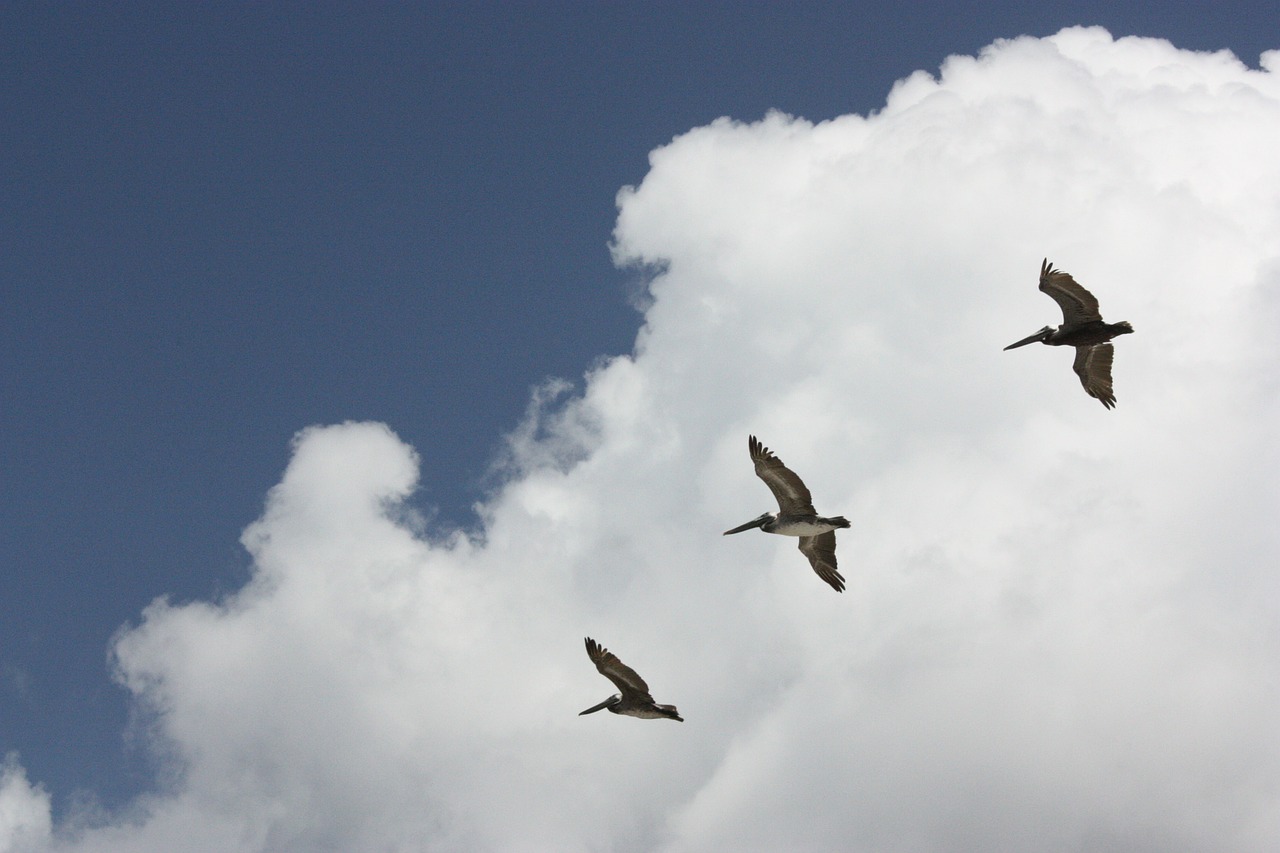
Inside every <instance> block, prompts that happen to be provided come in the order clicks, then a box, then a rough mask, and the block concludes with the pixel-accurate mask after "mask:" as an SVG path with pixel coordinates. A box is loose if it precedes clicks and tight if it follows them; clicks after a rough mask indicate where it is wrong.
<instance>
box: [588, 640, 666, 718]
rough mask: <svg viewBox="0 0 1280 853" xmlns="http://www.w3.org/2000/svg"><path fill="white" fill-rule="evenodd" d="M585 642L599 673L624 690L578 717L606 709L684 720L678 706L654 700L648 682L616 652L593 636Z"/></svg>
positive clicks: (627, 713)
mask: <svg viewBox="0 0 1280 853" xmlns="http://www.w3.org/2000/svg"><path fill="white" fill-rule="evenodd" d="M586 644H587V657H589V658H591V662H592V663H594V664H595V665H596V669H598V670H600V674H601V675H603V676H604V677H605V678H607V679H609V680H610V681H612V682H613V683H614V684H615V685H617V688H618V689H619V690H621V691H622V692H621V693H615V694H613V695H612V696H610V697H609V698H608V699H606V700H604V701H603V702H601V703H600V704H599V705H592V706H591V707H590V708H588V709H587V710H585V711H581V712H579V713H578V716H579V717H581V716H582V715H583V714H594V713H595V712H596V711H604V710H607V711H609V713H611V714H623V715H625V716H628V717H639V718H640V719H642V720H662V719H666V720H678V721H680V722H682V723H683V722H684V717H682V716H680V712H679V711H677V710H676V706H675V705H659V704H658V703H657V702H654V701H653V697H652V696H651V695H649V685H647V684H645V683H644V679H643V678H641V677H640V676H639V675H637V674H636V671H635V670H634V669H632V668H631V667H629V666H627V665H626V664H625V663H623V662H622V661H620V660H618V656H617V655H615V654H614V653H613V652H611V651H609V650H608V649H606V648H604V647H603V646H601V645H600V644H599V643H597V642H596V641H595V640H593V639H591V638H590V637H587V638H586Z"/></svg>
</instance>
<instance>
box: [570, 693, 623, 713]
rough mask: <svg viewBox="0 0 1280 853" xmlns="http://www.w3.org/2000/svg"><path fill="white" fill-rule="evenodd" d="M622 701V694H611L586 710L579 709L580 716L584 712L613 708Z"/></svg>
mask: <svg viewBox="0 0 1280 853" xmlns="http://www.w3.org/2000/svg"><path fill="white" fill-rule="evenodd" d="M621 701H622V694H621V693H615V694H613V695H612V696H610V697H609V698H608V699H606V700H604V701H603V702H601V703H600V704H599V705H592V706H591V707H590V708H588V709H587V710H585V711H579V712H578V716H579V717H581V716H583V715H584V714H594V713H595V712H596V711H603V710H604V709H605V708H612V707H613V706H614V705H617V704H618V703H619V702H621Z"/></svg>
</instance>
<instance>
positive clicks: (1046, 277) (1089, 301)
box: [1040, 258, 1102, 326]
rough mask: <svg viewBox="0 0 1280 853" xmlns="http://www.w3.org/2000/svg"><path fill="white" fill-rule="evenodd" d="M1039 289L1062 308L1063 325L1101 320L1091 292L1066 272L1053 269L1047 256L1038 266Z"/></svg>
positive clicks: (1096, 303) (1095, 300)
mask: <svg viewBox="0 0 1280 853" xmlns="http://www.w3.org/2000/svg"><path fill="white" fill-rule="evenodd" d="M1040 289H1041V290H1043V291H1044V292H1045V293H1047V294H1049V295H1050V296H1052V297H1053V301H1054V302H1056V303H1058V307H1059V308H1061V309H1062V322H1063V325H1065V326H1074V325H1077V324H1080V323H1089V322H1092V321H1095V320H1097V321H1101V320H1102V315H1101V314H1100V313H1098V300H1097V299H1094V298H1093V294H1092V293H1090V292H1089V291H1087V290H1085V289H1084V288H1083V287H1081V286H1080V285H1079V284H1077V283H1076V280H1075V279H1074V278H1072V277H1071V276H1070V275H1069V274H1068V273H1065V272H1063V271H1062V270H1055V269H1054V268H1053V264H1051V263H1049V259H1048V258H1045V260H1044V263H1043V264H1042V265H1041V266H1040Z"/></svg>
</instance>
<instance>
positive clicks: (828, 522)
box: [724, 435, 849, 592]
mask: <svg viewBox="0 0 1280 853" xmlns="http://www.w3.org/2000/svg"><path fill="white" fill-rule="evenodd" d="M747 450H748V451H750V453H751V461H752V462H754V463H755V466H756V476H757V477H759V478H760V479H761V480H764V484H765V485H766V486H768V487H769V491H771V492H773V496H774V497H775V498H777V499H778V513H777V514H776V515H775V514H774V513H771V512H766V513H765V514H764V515H762V516H760V517H759V518H753V519H751V521H748V522H747V523H746V524H741V525H739V526H737V527H735V528H733V529H732V530H726V531H725V532H724V535H725V536H728V535H729V534H730V533H741V532H742V531H744V530H750V529H751V528H753V527H758V528H760V529H761V530H763V531H764V532H765V533H779V534H781V535H783V536H799V537H800V552H801V553H802V554H804V555H805V556H806V557H808V558H809V565H811V566H813V570H814V571H815V572H817V573H818V577H820V578H822V579H823V580H824V581H826V582H827V583H829V584H831V588H832V589H834V590H835V591H836V592H844V577H843V576H842V575H841V574H840V573H839V572H838V571H836V534H835V530H836V528H838V527H848V526H849V522H848V520H847V519H845V517H844V516H840V515H837V516H836V517H835V518H823V517H822V516H820V515H818V513H817V511H816V510H814V508H813V498H811V497H810V496H809V490H808V489H807V488H805V485H804V482H803V481H802V480H801V479H800V478H799V477H797V476H796V474H795V472H794V471H792V470H791V469H790V468H788V467H787V466H786V465H783V464H782V460H781V459H779V458H778V457H776V456H774V455H773V453H772V452H771V451H770V450H769V448H767V447H765V446H764V445H763V444H761V443H760V439H758V438H756V437H755V436H754V435H751V436H747Z"/></svg>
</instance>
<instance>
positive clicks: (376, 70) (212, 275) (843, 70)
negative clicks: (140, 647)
mask: <svg viewBox="0 0 1280 853" xmlns="http://www.w3.org/2000/svg"><path fill="white" fill-rule="evenodd" d="M1276 23H1277V18H1276V15H1275V12H1274V9H1273V8H1271V7H1270V5H1268V4H1262V3H1259V4H1256V5H1249V4H1220V3H1194V4H1193V3H1178V4H1165V5H1161V6H1140V5H1134V6H1132V7H1122V8H1117V7H1116V6H1115V5H1114V4H1088V3H1083V4H1064V5H1061V6H1058V7H1055V8H1043V7H1039V6H1036V5H1035V4H1013V3H1010V4H988V5H984V6H981V7H978V8H967V9H964V10H960V9H959V8H958V7H955V6H954V4H937V5H936V6H924V7H915V8H913V9H912V11H911V13H910V14H909V15H908V14H905V13H902V12H898V13H893V12H891V11H890V8H889V7H884V6H882V5H874V4H872V5H870V6H868V7H867V8H856V7H851V6H847V5H843V4H803V3H802V4H787V6H786V7H785V8H784V7H783V6H782V5H779V4H693V6H692V7H691V6H690V4H676V3H671V4H644V5H628V6H625V7H618V8H613V7H611V8H607V9H605V8H600V7H595V6H588V5H586V4H538V5H537V6H536V7H535V6H533V5H532V4H530V5H527V6H521V7H516V8H511V7H508V6H501V5H451V6H447V7H437V6H433V7H412V8H410V7H408V6H395V7H384V8H380V9H378V10H376V11H372V12H371V11H368V10H366V9H362V8H356V7H352V6H346V5H325V6H323V7H313V6H302V5H297V6H270V7H263V6H251V7H250V6H230V7H216V8H215V7H201V8H196V7H190V6H186V5H167V4H159V5H144V4H133V5H130V6H129V7H128V8H125V9H120V8H109V7H103V6H100V5H83V6H74V5H60V6H50V5H47V4H8V5H6V6H5V8H4V9H3V10H2V11H0V33H3V40H4V42H3V50H2V51H0V66H2V69H3V79H4V80H5V81H6V82H5V83H4V84H3V86H0V114H3V115H4V116H5V120H4V122H3V125H4V129H3V131H0V132H2V133H3V151H4V158H3V159H4V165H3V170H4V171H3V176H4V177H3V186H4V192H3V194H2V198H3V210H4V213H5V220H4V228H3V229H0V240H2V241H3V244H2V245H0V282H2V283H3V287H4V293H5V298H4V306H3V309H2V310H0V399H2V401H3V402H2V404H0V448H2V449H3V450H2V452H3V465H0V549H2V552H0V553H3V572H2V573H0V608H2V609H0V753H9V752H13V751H16V752H17V753H18V755H19V756H20V760H21V763H22V766H23V767H24V768H25V770H26V773H27V775H28V776H29V777H30V778H31V779H32V780H33V781H36V782H39V783H40V784H42V785H43V786H44V787H45V788H46V789H47V790H48V791H49V792H51V794H52V797H53V805H54V814H55V817H56V816H60V815H62V814H63V813H64V812H65V810H66V809H68V808H69V807H70V803H71V802H72V801H73V800H75V798H76V797H81V798H83V797H85V796H86V795H91V796H92V797H96V798H97V799H98V800H99V801H100V802H101V803H102V804H103V805H105V806H106V807H107V808H109V809H114V808H120V807H122V806H124V805H125V804H126V803H128V801H129V799H130V798H131V797H133V796H135V795H137V794H138V793H140V792H143V791H147V790H151V789H153V788H154V787H155V785H156V781H155V774H156V773H157V772H158V769H160V768H159V767H158V763H157V759H156V758H155V756H154V754H153V753H152V751H151V750H150V749H149V748H148V746H147V744H146V742H145V739H140V738H139V735H138V732H139V731H140V728H139V726H140V724H139V723H138V719H139V717H138V715H139V713H140V711H139V709H138V706H137V705H136V704H134V703H133V702H131V698H130V694H129V693H128V692H127V691H126V690H124V689H123V688H122V687H121V686H119V685H117V684H116V683H114V682H113V680H112V677H111V667H110V664H109V662H108V652H109V650H110V648H111V646H112V642H113V637H115V636H116V635H117V632H118V631H120V629H121V627H122V626H124V625H136V624H137V623H138V622H139V620H140V619H141V618H142V612H143V609H144V608H145V607H146V606H147V605H148V603H149V602H151V601H152V600H153V599H155V598H157V597H159V596H168V597H169V598H170V599H171V600H172V601H173V602H175V603H181V602H187V601H199V600H211V601H218V600H221V599H222V597H224V596H227V595H230V594H233V593H235V592H236V591H237V590H239V589H240V588H241V587H242V586H244V585H245V584H246V582H248V581H249V580H250V578H251V577H252V576H253V575H254V568H253V565H254V564H253V561H252V560H251V558H250V556H249V554H248V553H247V552H246V551H245V549H244V548H243V547H242V545H241V543H240V535H241V533H242V531H243V530H244V529H245V528H246V526H248V525H250V524H251V523H252V522H254V521H255V519H257V518H259V516H260V515H261V514H262V511H263V505H264V499H265V498H266V495H267V492H268V490H269V489H271V488H272V487H273V486H274V485H276V484H277V483H278V482H279V481H280V477H281V473H282V471H284V470H285V467H286V465H288V464H289V461H290V458H291V448H290V442H291V439H292V437H293V436H294V434H295V433H297V432H298V431H299V430H302V429H304V428H306V427H308V426H311V425H317V424H336V423H341V422H344V421H347V420H360V421H377V422H382V423H385V424H387V425H388V426H389V427H390V428H391V429H392V430H394V432H395V434H396V435H397V436H399V438H400V439H401V440H402V441H403V442H404V443H405V444H407V445H408V446H411V447H413V448H416V450H417V453H418V454H419V455H420V457H421V459H422V462H423V466H424V469H425V470H427V471H429V474H428V475H424V477H423V481H422V484H421V488H420V489H419V490H418V491H416V492H415V493H413V494H412V497H410V498H409V502H410V505H411V507H412V508H413V509H414V510H415V511H416V512H418V513H421V514H422V515H423V516H424V517H425V518H426V519H427V527H426V529H427V531H428V532H429V534H430V535H431V536H432V537H445V536H446V535H447V534H448V532H449V531H450V530H451V529H453V528H455V527H458V526H461V527H465V528H468V529H474V528H475V527H476V525H477V523H478V521H477V519H476V518H475V517H474V515H473V514H472V509H471V508H472V505H473V504H475V503H476V502H478V501H482V500H485V499H487V498H488V497H489V496H490V494H491V492H492V490H494V489H496V488H498V487H499V486H500V485H501V484H502V483H504V482H506V480H505V477H506V476H507V475H506V474H495V473H493V471H492V466H493V465H494V464H495V460H496V459H498V458H499V457H500V456H501V454H502V453H503V452H504V446H505V445H504V438H503V437H504V435H507V434H509V433H511V432H512V431H513V430H516V429H517V425H518V424H520V423H521V422H522V418H523V417H524V415H525V413H526V410H527V409H528V408H529V405H530V398H531V389H533V388H535V387H536V386H539V385H540V384H541V383H543V382H545V381H546V380H547V379H548V378H549V377H564V378H566V379H568V380H569V381H571V382H575V383H578V387H579V388H581V385H582V377H583V374H584V372H585V371H587V370H589V369H591V368H592V367H593V366H596V365H598V363H599V360H600V359H601V358H604V357H608V356H614V355H619V354H627V353H630V352H632V348H633V346H634V344H635V340H636V335H637V332H638V330H639V329H640V326H641V323H642V322H644V321H645V319H646V318H645V317H644V315H642V314H641V311H640V309H643V308H644V307H646V306H647V305H648V302H647V299H648V297H647V295H646V294H645V286H646V282H647V279H646V278H645V274H644V272H643V271H642V270H640V269H639V268H637V267H634V266H633V267H630V268H623V269H618V268H616V267H615V266H614V263H613V261H612V258H611V255H610V249H609V245H610V241H611V239H612V238H613V234H614V228H615V224H616V220H617V217H618V207H617V203H616V196H617V193H618V192H619V190H620V189H622V188H623V187H624V186H628V185H638V184H640V183H641V182H642V181H643V180H645V178H646V175H648V174H649V173H650V168H651V167H650V161H649V159H648V158H649V155H650V152H651V151H653V150H654V149H656V148H658V147H659V146H664V145H667V144H668V143H670V142H671V140H672V139H673V137H676V136H678V135H680V134H684V133H685V132H687V131H689V130H691V129H693V128H697V127H701V126H704V125H707V124H708V123H710V122H712V121H713V120H715V119H716V118H718V117H720V116H729V117H731V118H733V119H736V120H740V121H747V122H752V121H757V120H759V119H761V118H762V117H763V116H764V115H765V114H766V113H767V112H768V111H769V110H772V109H776V110H781V111H783V112H784V113H787V114H790V115H793V116H798V117H802V118H805V119H808V120H810V121H814V122H818V121H823V120H827V119H832V118H835V117H837V116H841V115H846V114H850V113H857V114H862V115H867V114H868V113H870V112H872V111H875V110H880V109H882V108H883V107H884V105H885V101H886V98H887V97H888V95H889V92H890V90H891V88H892V87H893V85H894V83H895V81H898V80H901V79H903V78H905V77H907V76H908V75H910V74H912V72H915V71H917V70H919V69H923V70H925V71H928V72H930V73H936V72H937V69H938V67H939V65H940V64H941V63H942V62H943V60H944V59H945V58H946V57H947V56H948V55H951V54H976V53H977V52H978V51H979V50H980V49H982V48H983V47H985V46H986V45H989V44H990V43H992V42H993V41H994V40H996V39H998V38H1006V37H1014V36H1018V35H1023V34H1026V35H1032V36H1049V35H1052V34H1053V33H1055V32H1057V31H1058V30H1060V29H1061V28H1063V27H1067V26H1071V25H1077V24H1085V25H1100V26H1103V27H1105V28H1107V29H1108V31H1109V32H1110V33H1111V34H1112V35H1113V36H1115V37H1117V38H1119V37H1121V36H1125V35H1142V36H1152V37H1158V38H1165V39H1168V40H1170V41H1171V42H1173V44H1174V45H1176V46H1177V47H1178V48H1182V49H1184V50H1218V49H1223V48H1225V49H1229V50H1231V51H1233V52H1234V53H1235V54H1236V55H1237V56H1238V57H1239V58H1240V59H1241V60H1242V61H1243V62H1244V63H1246V64H1247V65H1248V66H1250V67H1252V68H1257V65H1258V55H1259V54H1260V53H1261V52H1262V51H1264V50H1268V49H1273V48H1276V47H1280V43H1278V42H1277V39H1276V36H1275V34H1276V32H1277V30H1276V28H1275V24H1276ZM1049 250H1050V249H1049V248H1047V247H1046V248H1045V249H1041V248H1039V247H1030V248H1029V249H1028V254H1029V256H1030V255H1035V257H1034V258H1033V259H1032V260H1033V261H1034V262H1035V263H1032V264H1031V265H1030V266H1032V267H1034V266H1035V264H1036V263H1038V260H1039V257H1040V255H1041V254H1043V252H1045V251H1049ZM638 254H640V255H642V254H643V252H640V253H638ZM1055 260H1058V262H1059V264H1060V265H1062V266H1064V267H1065V268H1067V269H1068V270H1071V269H1072V267H1071V266H1070V259H1069V258H1063V259H1056V258H1055ZM1023 266H1026V264H1025V263H1024V264H1023ZM1103 306H1104V311H1105V309H1106V306H1107V302H1106V299H1105V298H1103ZM1014 307H1016V309H1017V310H1018V312H1019V314H1020V316H1021V317H1022V318H1025V322H1022V323H1021V324H1020V325H1018V326H1017V327H1014V328H1009V329H1008V330H1007V334H1005V333H1004V330H1002V332H1001V335H1000V337H1001V340H1000V345H1003V344H1004V343H1008V342H1009V341H1011V340H1014V339H1015V338H1016V337H1019V336H1021V335H1022V334H1026V333H1027V332H1029V331H1031V330H1032V329H1033V328H1035V327H1037V326H1039V325H1042V324H1044V323H1047V322H1051V321H1054V311H1053V310H1051V309H1052V308H1053V306H1052V305H1051V304H1050V303H1048V301H1047V300H1045V299H1044V298H1043V297H1041V296H1039V295H1038V294H1036V293H1035V291H1034V288H1033V287H1032V288H1030V293H1029V294H1028V295H1027V296H1026V297H1025V301H1024V302H1022V303H1020V304H1019V305H1017V306H1014ZM1108 319H1126V317H1123V316H1119V317H1108ZM1127 319H1130V320H1132V321H1134V323H1135V325H1136V326H1137V327H1138V328H1139V330H1140V331H1142V324H1141V322H1140V319H1141V318H1138V317H1127ZM650 322H651V323H654V322H656V321H654V320H653V319H652V318H650ZM1022 326H1026V328H1025V329H1024V328H1022ZM1005 337H1007V338H1008V340H1004V338H1005ZM1139 339H1140V336H1138V335H1135V336H1134V338H1130V339H1126V340H1124V341H1123V342H1122V346H1121V347H1120V349H1121V350H1122V351H1123V350H1124V349H1125V348H1126V347H1127V346H1128V345H1131V344H1133V343H1136V342H1137V341H1138V340H1139ZM1035 349H1039V348H1035ZM1016 355H1017V357H1021V358H1023V359H1024V360H1025V359H1027V358H1030V357H1031V356H1030V353H1029V352H1028V351H1027V350H1021V351H1019V352H1018V353H1017V354H1016ZM1035 355H1036V356H1039V355H1040V353H1039V352H1037V353H1035ZM1008 357H1009V358H1010V359H1013V358H1015V356H1014V355H1009V356H1008ZM1123 357H1124V356H1123V354H1122V355H1120V356H1118V364H1120V365H1122V364H1123V362H1122V361H1121V360H1120V359H1123ZM1059 361H1061V359H1059ZM1036 367H1037V368H1038V367H1044V368H1045V369H1052V370H1056V371H1057V372H1058V373H1059V374H1064V377H1063V378H1064V387H1063V388H1062V389H1061V390H1062V392H1063V393H1064V394H1065V395H1068V396H1069V395H1071V394H1075V393H1077V392H1078V388H1073V387H1072V383H1073V382H1074V379H1073V377H1071V376H1070V374H1069V372H1067V366H1066V365H1065V364H1057V363H1054V364H1053V365H1052V367H1050V366H1049V364H1048V362H1047V360H1046V362H1045V363H1044V364H1037V365H1036ZM1117 369H1118V370H1119V369H1120V368H1117ZM1118 382H1119V380H1118ZM1124 390H1127V389H1124ZM1124 390H1122V389H1121V386H1119V385H1118V394H1119V396H1120V398H1121V408H1120V409H1118V410H1117V412H1115V413H1113V416H1114V417H1116V418H1121V417H1123V416H1124V415H1125V409H1124V403H1125V402H1126V401H1125V400H1124V396H1125V394H1124ZM1069 402H1071V403H1079V402H1080V401H1078V400H1069ZM1099 408H1100V407H1099ZM1089 414H1090V415H1093V414H1097V413H1094V412H1090V413H1089ZM762 437H764V439H765V442H766V443H767V444H769V445H770V446H771V447H774V448H775V449H776V450H777V451H778V452H779V454H780V455H782V457H783V458H784V459H790V458H791V457H790V456H788V454H787V453H786V451H785V441H784V438H785V436H777V437H775V436H762ZM743 443H745V436H743ZM780 445H781V446H780ZM739 461H740V460H739ZM757 486H758V484H750V483H747V484H746V485H744V486H743V488H745V489H751V488H757ZM756 497H757V498H759V497H761V495H759V494H757V495H756ZM764 497H767V495H766V496H764ZM757 502H759V501H757ZM761 503H762V506H760V507H758V508H756V511H759V510H761V509H764V508H765V506H764V505H763V504H764V503H767V502H761ZM820 509H821V507H820ZM836 509H838V508H836ZM751 514H753V513H747V514H744V515H743V519H737V518H727V519H726V520H725V522H726V523H725V524H724V525H723V526H724V527H727V526H729V525H730V524H731V523H736V522H737V521H741V520H744V519H745V518H746V517H749V515H751ZM564 630H565V639H566V643H567V646H568V647H569V648H571V649H576V648H577V646H580V643H581V635H582V634H583V632H584V631H585V630H587V629H586V628H585V627H580V626H578V625H576V624H570V625H566V626H564ZM599 639H600V640H601V641H602V642H603V643H604V644H605V645H607V646H609V647H610V648H613V649H614V650H615V651H617V652H618V653H619V654H620V655H621V656H622V657H623V659H624V660H627V661H629V662H634V663H635V664H636V666H637V668H640V669H641V670H642V672H645V673H646V674H648V670H647V669H645V668H644V667H643V666H642V665H641V663H640V660H642V659H643V656H644V653H645V650H644V649H637V650H635V651H632V650H631V649H629V648H627V647H626V646H625V645H624V644H623V641H622V640H615V639H614V638H612V637H610V636H607V635H606V636H600V637H599ZM575 644H576V645H575ZM574 653H575V654H577V653H578V652H576V651H575V652H574ZM633 658H636V659H637V660H634V661H633ZM651 681H658V679H657V678H656V677H655V678H651ZM601 683H603V682H601ZM659 683H660V682H659ZM590 686H591V688H592V690H591V692H590V693H589V694H588V695H585V696H582V697H581V698H580V699H579V698H578V697H576V696H575V698H574V704H575V705H581V706H583V707H585V706H586V705H587V704H589V703H590V702H591V701H594V700H593V698H592V697H593V696H594V693H595V692H598V691H597V690H595V688H598V687H599V686H600V685H598V684H591V685H590ZM658 698H659V700H660V701H677V700H678V697H673V698H670V699H664V697H663V696H662V695H659V696H658ZM677 704H679V703H678V701H677ZM681 707H682V710H685V709H684V706H683V705H682V706H681ZM686 713H687V711H686ZM131 721H132V722H131ZM86 792H87V794H86Z"/></svg>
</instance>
